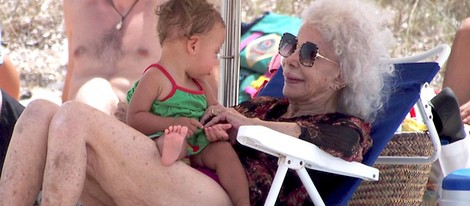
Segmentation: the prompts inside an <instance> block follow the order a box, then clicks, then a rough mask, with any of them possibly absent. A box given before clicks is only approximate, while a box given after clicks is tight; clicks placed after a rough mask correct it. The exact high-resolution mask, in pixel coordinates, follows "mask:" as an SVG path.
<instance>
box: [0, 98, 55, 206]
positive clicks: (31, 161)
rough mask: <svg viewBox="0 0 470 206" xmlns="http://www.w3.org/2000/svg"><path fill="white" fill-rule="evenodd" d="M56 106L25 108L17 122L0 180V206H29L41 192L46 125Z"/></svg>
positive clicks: (44, 104) (43, 104)
mask: <svg viewBox="0 0 470 206" xmlns="http://www.w3.org/2000/svg"><path fill="white" fill-rule="evenodd" d="M57 109H58V106H57V105H56V104H54V103H52V102H48V101H45V100H36V101H33V102H31V103H30V104H29V106H28V107H27V108H26V109H25V110H24V111H23V113H22V115H21V116H20V118H19V119H18V121H17V123H16V126H15V130H14V131H13V136H12V139H11V142H10V145H9V148H8V152H7V156H6V159H5V164H4V166H3V172H2V176H1V179H0V205H32V204H33V202H34V199H35V198H36V197H37V195H38V192H39V190H40V189H41V184H42V177H43V172H44V165H45V162H46V150H47V140H48V138H47V136H48V132H49V123H50V121H51V119H52V116H53V115H54V113H55V112H56V111H57Z"/></svg>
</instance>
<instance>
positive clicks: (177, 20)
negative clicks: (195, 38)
mask: <svg viewBox="0 0 470 206" xmlns="http://www.w3.org/2000/svg"><path fill="white" fill-rule="evenodd" d="M155 14H157V15H158V16H159V20H158V24H157V32H158V36H159V40H160V44H161V45H163V42H164V41H165V40H166V39H169V38H181V37H190V36H192V35H194V34H203V33H206V32H209V31H210V30H211V29H212V28H213V27H214V25H216V24H218V23H220V24H221V25H222V26H224V27H225V22H224V20H223V19H222V16H221V15H220V13H219V11H217V9H216V8H215V7H214V5H213V4H211V3H209V2H207V1H206V0H169V1H167V2H165V3H163V4H162V5H160V6H158V8H157V10H156V11H155Z"/></svg>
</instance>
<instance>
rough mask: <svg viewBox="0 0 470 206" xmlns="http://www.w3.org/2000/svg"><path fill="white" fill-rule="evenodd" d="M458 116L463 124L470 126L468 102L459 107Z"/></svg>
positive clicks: (469, 106)
mask: <svg viewBox="0 0 470 206" xmlns="http://www.w3.org/2000/svg"><path fill="white" fill-rule="evenodd" d="M460 115H461V116H462V121H463V123H464V124H470V101H468V102H467V103H465V104H464V105H462V106H461V107H460Z"/></svg>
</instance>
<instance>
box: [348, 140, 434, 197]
mask: <svg viewBox="0 0 470 206" xmlns="http://www.w3.org/2000/svg"><path fill="white" fill-rule="evenodd" d="M432 153H433V146H432V143H431V141H430V140H429V137H428V135H427V133H424V132H407V133H400V134H395V135H394V136H393V138H392V140H391V141H390V142H389V143H388V144H387V146H386V147H385V149H384V150H383V151H382V153H381V155H382V156H398V155H400V156H430V155H432ZM374 167H375V168H377V169H379V171H380V173H379V177H380V178H379V181H362V183H361V184H360V185H359V187H358V189H357V190H356V192H355V193H354V195H353V197H352V198H351V200H350V202H349V205H421V203H422V201H423V195H424V192H425V190H426V183H427V181H428V176H429V173H430V171H431V164H426V165H383V164H374Z"/></svg>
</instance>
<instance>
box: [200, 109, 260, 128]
mask: <svg viewBox="0 0 470 206" xmlns="http://www.w3.org/2000/svg"><path fill="white" fill-rule="evenodd" d="M201 122H202V123H203V124H204V127H210V126H212V125H215V124H217V123H229V124H231V125H232V128H233V129H236V130H238V128H239V127H240V126H242V125H253V124H254V122H253V119H251V118H247V117H245V116H243V115H242V114H240V113H239V112H238V111H237V110H235V109H233V108H225V107H222V106H220V107H219V106H214V107H209V108H208V109H207V110H206V113H205V114H204V116H203V117H202V118H201Z"/></svg>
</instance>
